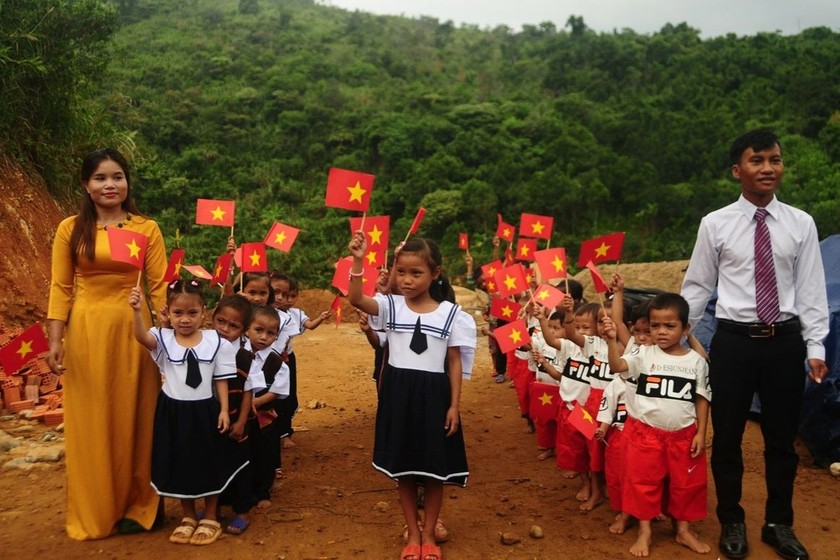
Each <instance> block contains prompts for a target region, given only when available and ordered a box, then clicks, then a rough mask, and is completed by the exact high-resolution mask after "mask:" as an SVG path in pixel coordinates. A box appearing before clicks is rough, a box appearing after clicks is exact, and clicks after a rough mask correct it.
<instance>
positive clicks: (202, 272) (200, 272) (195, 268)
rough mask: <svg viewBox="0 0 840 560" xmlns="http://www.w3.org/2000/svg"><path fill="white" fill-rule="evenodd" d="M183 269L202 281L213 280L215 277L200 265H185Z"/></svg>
mask: <svg viewBox="0 0 840 560" xmlns="http://www.w3.org/2000/svg"><path fill="white" fill-rule="evenodd" d="M181 268H183V269H184V270H186V271H187V272H189V273H190V274H192V275H193V276H195V277H196V278H201V279H202V280H210V279H211V278H213V275H212V274H210V273H209V272H207V269H206V268H204V267H203V266H201V265H200V264H185V265H184V266H182V267H181Z"/></svg>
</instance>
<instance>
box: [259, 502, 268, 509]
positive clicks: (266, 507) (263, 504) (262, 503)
mask: <svg viewBox="0 0 840 560" xmlns="http://www.w3.org/2000/svg"><path fill="white" fill-rule="evenodd" d="M270 507H271V500H260V501H259V502H257V508H259V509H268V508H270Z"/></svg>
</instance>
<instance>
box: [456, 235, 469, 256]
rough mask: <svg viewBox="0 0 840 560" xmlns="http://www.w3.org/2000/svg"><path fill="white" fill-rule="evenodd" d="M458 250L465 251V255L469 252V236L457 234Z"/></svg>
mask: <svg viewBox="0 0 840 560" xmlns="http://www.w3.org/2000/svg"><path fill="white" fill-rule="evenodd" d="M458 248H459V249H461V250H463V251H466V252H467V253H469V252H470V236H469V235H467V234H466V233H459V234H458Z"/></svg>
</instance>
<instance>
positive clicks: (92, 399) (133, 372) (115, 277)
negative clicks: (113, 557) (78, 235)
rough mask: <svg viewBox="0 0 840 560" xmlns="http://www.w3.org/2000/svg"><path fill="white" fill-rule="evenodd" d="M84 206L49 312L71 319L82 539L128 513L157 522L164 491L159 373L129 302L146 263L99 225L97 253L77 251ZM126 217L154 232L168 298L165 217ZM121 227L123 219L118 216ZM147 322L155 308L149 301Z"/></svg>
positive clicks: (71, 437) (76, 494)
mask: <svg viewBox="0 0 840 560" xmlns="http://www.w3.org/2000/svg"><path fill="white" fill-rule="evenodd" d="M75 219H76V218H75V216H72V217H70V218H67V219H65V220H64V221H62V222H61V224H59V226H58V230H57V232H56V236H55V241H54V242H53V254H52V281H51V284H50V302H49V311H48V318H49V319H57V320H59V321H66V323H67V328H66V331H65V338H64V350H65V356H64V366H65V368H66V370H65V372H64V376H63V378H62V383H63V385H64V427H65V435H66V457H67V534H68V535H69V536H70V537H72V538H74V539H79V540H84V539H99V538H104V537H107V536H109V535H111V534H113V533H114V532H115V530H116V524H117V522H118V521H119V520H121V519H123V518H127V519H131V520H134V521H136V522H138V523H139V524H140V525H142V526H143V527H145V528H146V529H150V528H151V526H152V524H153V523H154V520H155V514H156V513H157V507H158V496H157V495H156V494H155V492H154V490H153V489H152V487H151V485H150V478H151V459H152V427H153V418H154V411H155V403H156V402H157V396H158V393H159V392H160V373H159V371H158V368H157V366H156V365H155V363H154V362H153V361H152V359H151V357H150V356H149V353H148V351H146V349H145V348H144V347H143V346H141V345H140V343H138V342H137V341H136V340H135V339H134V330H133V312H132V310H131V307H130V306H129V305H128V296H129V292H130V291H131V289H132V288H133V287H134V286H135V285H136V284H137V276H138V274H139V273H140V271H139V270H138V269H137V268H136V267H134V266H132V265H130V264H127V263H122V262H118V261H112V260H111V256H110V250H109V244H108V233H107V231H105V230H104V229H102V228H98V229H97V232H96V256H95V258H94V260H93V261H89V260H88V259H87V258H86V257H84V256H80V257H79V263H78V266H77V267H76V268H75V269H74V268H73V265H72V261H71V260H70V232H71V231H72V229H73V223H74V221H75ZM123 224H124V225H123V227H125V228H127V229H130V230H133V231H137V232H140V233H142V234H143V235H145V236H146V237H147V238H148V247H147V250H146V259H145V268H144V274H145V279H146V286H147V294H148V295H149V296H150V298H149V300H147V301H151V303H152V305H153V306H154V309H160V308H161V307H162V306H163V304H164V303H165V299H166V284H165V283H164V281H163V277H164V274H165V272H166V265H167V262H166V248H165V247H164V243H163V237H162V236H161V233H160V229H159V228H158V226H157V224H156V223H155V222H154V221H153V220H150V219H148V218H143V217H138V216H131V218H130V219H129V220H127V221H126V222H123ZM109 227H114V226H109ZM144 313H145V315H146V321H147V323H148V325H149V326H150V325H151V315H150V313H149V312H148V309H146V310H145V311H144Z"/></svg>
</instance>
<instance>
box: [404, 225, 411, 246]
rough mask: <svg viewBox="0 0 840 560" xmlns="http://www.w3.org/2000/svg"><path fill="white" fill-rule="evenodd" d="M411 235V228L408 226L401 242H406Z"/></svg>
mask: <svg viewBox="0 0 840 560" xmlns="http://www.w3.org/2000/svg"><path fill="white" fill-rule="evenodd" d="M410 236H411V229H410V228H409V230H408V233H406V234H405V239H403V242H402V244H403V245H405V244H406V243H407V242H408V238H409V237H410Z"/></svg>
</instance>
